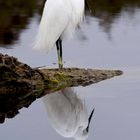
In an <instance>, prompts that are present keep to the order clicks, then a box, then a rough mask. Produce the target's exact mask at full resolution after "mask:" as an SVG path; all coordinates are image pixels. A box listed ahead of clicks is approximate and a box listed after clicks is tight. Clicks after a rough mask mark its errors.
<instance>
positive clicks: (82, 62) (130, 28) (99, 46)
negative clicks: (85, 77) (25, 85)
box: [0, 0, 140, 140]
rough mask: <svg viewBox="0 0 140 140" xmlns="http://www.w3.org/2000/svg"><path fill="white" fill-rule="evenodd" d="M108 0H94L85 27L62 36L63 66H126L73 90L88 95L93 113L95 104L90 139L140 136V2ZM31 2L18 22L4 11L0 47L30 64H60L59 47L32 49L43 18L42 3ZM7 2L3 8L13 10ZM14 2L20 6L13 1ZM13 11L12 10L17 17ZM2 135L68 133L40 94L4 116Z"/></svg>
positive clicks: (39, 136) (20, 136)
mask: <svg viewBox="0 0 140 140" xmlns="http://www.w3.org/2000/svg"><path fill="white" fill-rule="evenodd" d="M90 2H91V1H90ZM104 2H105V3H106V5H105V4H104V6H103V3H102V2H101V1H95V5H96V6H95V9H94V11H95V13H93V15H92V16H88V17H86V20H85V22H84V23H83V24H82V26H81V29H80V30H78V31H77V32H76V34H75V35H74V37H73V38H72V39H71V40H67V41H65V42H64V47H63V52H64V53H63V54H64V60H65V66H66V67H82V68H102V69H120V70H123V71H124V74H123V76H121V77H117V78H113V79H111V80H106V81H103V82H101V83H98V84H95V85H91V86H89V87H84V88H82V87H79V88H75V90H76V91H77V93H78V94H79V95H80V96H81V98H82V99H85V102H86V104H87V108H88V111H89V113H90V111H91V110H92V109H93V107H95V113H94V117H93V119H92V122H91V126H90V134H89V138H88V139H89V140H92V139H95V140H96V139H97V140H99V139H106V140H112V139H113V140H124V139H127V140H132V139H139V138H140V134H139V130H140V122H139V118H140V111H139V106H140V95H139V92H140V86H139V84H140V61H139V60H140V55H139V54H140V47H139V44H140V39H139V35H140V26H139V25H140V9H139V5H140V2H139V1H136V0H135V1H133V2H131V1H129V0H125V1H124V2H121V1H115V0H112V1H108V0H104ZM111 2H112V3H111ZM3 3H4V2H3ZM31 3H32V4H30V6H32V9H33V10H30V11H29V10H21V11H22V14H17V15H16V16H18V17H20V18H19V22H18V23H16V24H15V22H8V20H9V15H8V14H7V18H6V16H2V14H1V15H0V20H1V21H2V22H1V24H0V34H1V35H0V52H1V53H7V54H9V55H13V56H15V57H17V58H19V60H20V61H22V62H24V63H27V64H29V65H30V66H32V67H36V66H44V65H45V66H47V67H57V65H54V64H53V63H56V62H57V55H56V49H55V48H54V49H53V50H52V52H50V53H49V54H45V53H41V52H37V51H34V50H32V46H33V42H34V40H35V36H36V34H37V28H38V24H39V19H40V17H39V14H38V13H41V12H40V11H41V9H42V8H41V7H42V5H41V3H39V4H34V2H31ZM42 3H43V2H42ZM4 4H5V3H4ZM5 5H6V6H7V4H5ZM21 5H22V4H21ZM6 6H5V8H3V12H4V13H9V12H7V11H6V10H7V9H6ZM8 6H10V4H9V5H8ZM21 7H24V6H21ZM91 7H92V6H91ZM14 8H15V9H17V8H16V6H15V5H14ZM26 8H27V7H26ZM26 8H25V9H26ZM23 9H24V8H23ZM27 9H28V8H27ZM29 9H31V7H30V8H29ZM37 9H38V10H37ZM19 11H20V10H19ZM25 11H27V12H25ZM12 12H13V10H12ZM15 13H16V12H15V11H14V12H13V15H14V17H15ZM17 13H18V12H17ZM21 15H22V16H21ZM21 17H22V18H21ZM10 21H16V20H13V19H12V20H10ZM2 23H3V24H2ZM5 23H8V24H9V25H6V24H5ZM4 25H5V26H4ZM3 29H5V30H6V29H7V30H8V39H9V38H10V40H8V39H7V37H6V39H5V38H3V35H4V34H3V33H5V32H2V31H3ZM7 30H6V31H7ZM10 31H11V32H10ZM9 32H10V33H9ZM6 33H7V32H6ZM6 35H7V34H6ZM0 135H1V138H2V139H6V140H9V139H15V140H18V139H20V140H22V139H26V140H30V139H34V140H38V139H46V138H48V137H49V138H50V139H58V140H59V139H65V138H63V137H61V136H60V135H58V134H57V133H56V132H55V131H54V130H53V128H52V127H51V125H50V123H49V121H48V117H47V113H46V110H45V107H44V104H43V102H42V100H41V99H38V100H37V101H36V102H34V103H33V104H32V105H31V106H30V107H29V109H22V110H21V111H20V114H19V115H17V116H16V117H15V118H14V119H11V120H6V122H5V123H4V124H2V125H1V126H0Z"/></svg>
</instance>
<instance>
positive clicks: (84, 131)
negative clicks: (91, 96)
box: [43, 88, 93, 140]
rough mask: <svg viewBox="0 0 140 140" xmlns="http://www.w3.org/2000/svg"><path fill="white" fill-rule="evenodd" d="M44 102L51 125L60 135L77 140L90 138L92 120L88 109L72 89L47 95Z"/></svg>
mask: <svg viewBox="0 0 140 140" xmlns="http://www.w3.org/2000/svg"><path fill="white" fill-rule="evenodd" d="M43 101H44V103H45V106H46V109H47V113H48V117H49V120H50V123H51V125H52V126H53V128H54V129H55V130H56V131H57V132H58V133H59V134H60V135H62V136H64V137H73V138H75V139H77V140H85V139H86V138H87V137H88V126H89V123H90V120H89V119H88V118H89V116H88V112H87V108H86V106H85V103H84V102H83V101H82V100H81V99H80V98H79V97H78V96H77V95H76V93H75V92H74V90H73V89H72V88H66V89H64V90H61V91H59V92H58V93H53V94H49V95H46V96H45V97H44V98H43ZM92 113H93V112H92ZM91 116H92V115H91ZM90 119H91V118H90Z"/></svg>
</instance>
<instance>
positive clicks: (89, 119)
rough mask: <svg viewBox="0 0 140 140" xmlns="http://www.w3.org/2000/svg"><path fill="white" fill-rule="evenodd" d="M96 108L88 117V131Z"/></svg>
mask: <svg viewBox="0 0 140 140" xmlns="http://www.w3.org/2000/svg"><path fill="white" fill-rule="evenodd" d="M94 110H95V108H93V110H92V112H91V114H90V116H89V118H88V126H87V128H86V131H87V132H88V131H89V125H90V122H91V118H92V116H93V113H94Z"/></svg>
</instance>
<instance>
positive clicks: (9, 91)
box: [0, 54, 122, 122]
mask: <svg viewBox="0 0 140 140" xmlns="http://www.w3.org/2000/svg"><path fill="white" fill-rule="evenodd" d="M121 74H122V71H118V70H116V71H115V70H93V69H79V68H63V69H32V68H31V67H30V66H28V65H27V64H24V63H22V62H19V61H18V60H17V58H14V57H11V56H8V55H2V54H0V121H1V122H3V121H4V118H9V117H14V116H15V115H16V114H17V113H18V110H19V109H20V108H22V107H25V106H29V105H30V104H31V103H32V102H33V101H34V100H35V99H36V98H39V97H42V96H44V95H45V94H48V93H51V92H55V91H58V90H62V89H64V88H66V87H75V86H87V85H90V84H93V83H97V82H100V81H102V80H105V79H109V78H111V77H114V76H118V75H121Z"/></svg>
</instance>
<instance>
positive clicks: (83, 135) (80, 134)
mask: <svg viewBox="0 0 140 140" xmlns="http://www.w3.org/2000/svg"><path fill="white" fill-rule="evenodd" d="M93 113H94V109H93V110H92V112H91V114H90V116H89V118H88V125H87V126H86V128H85V127H83V126H80V127H79V128H78V130H77V132H76V134H75V135H74V138H75V139H76V140H86V139H87V137H88V132H89V125H90V122H91V118H92V116H93Z"/></svg>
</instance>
